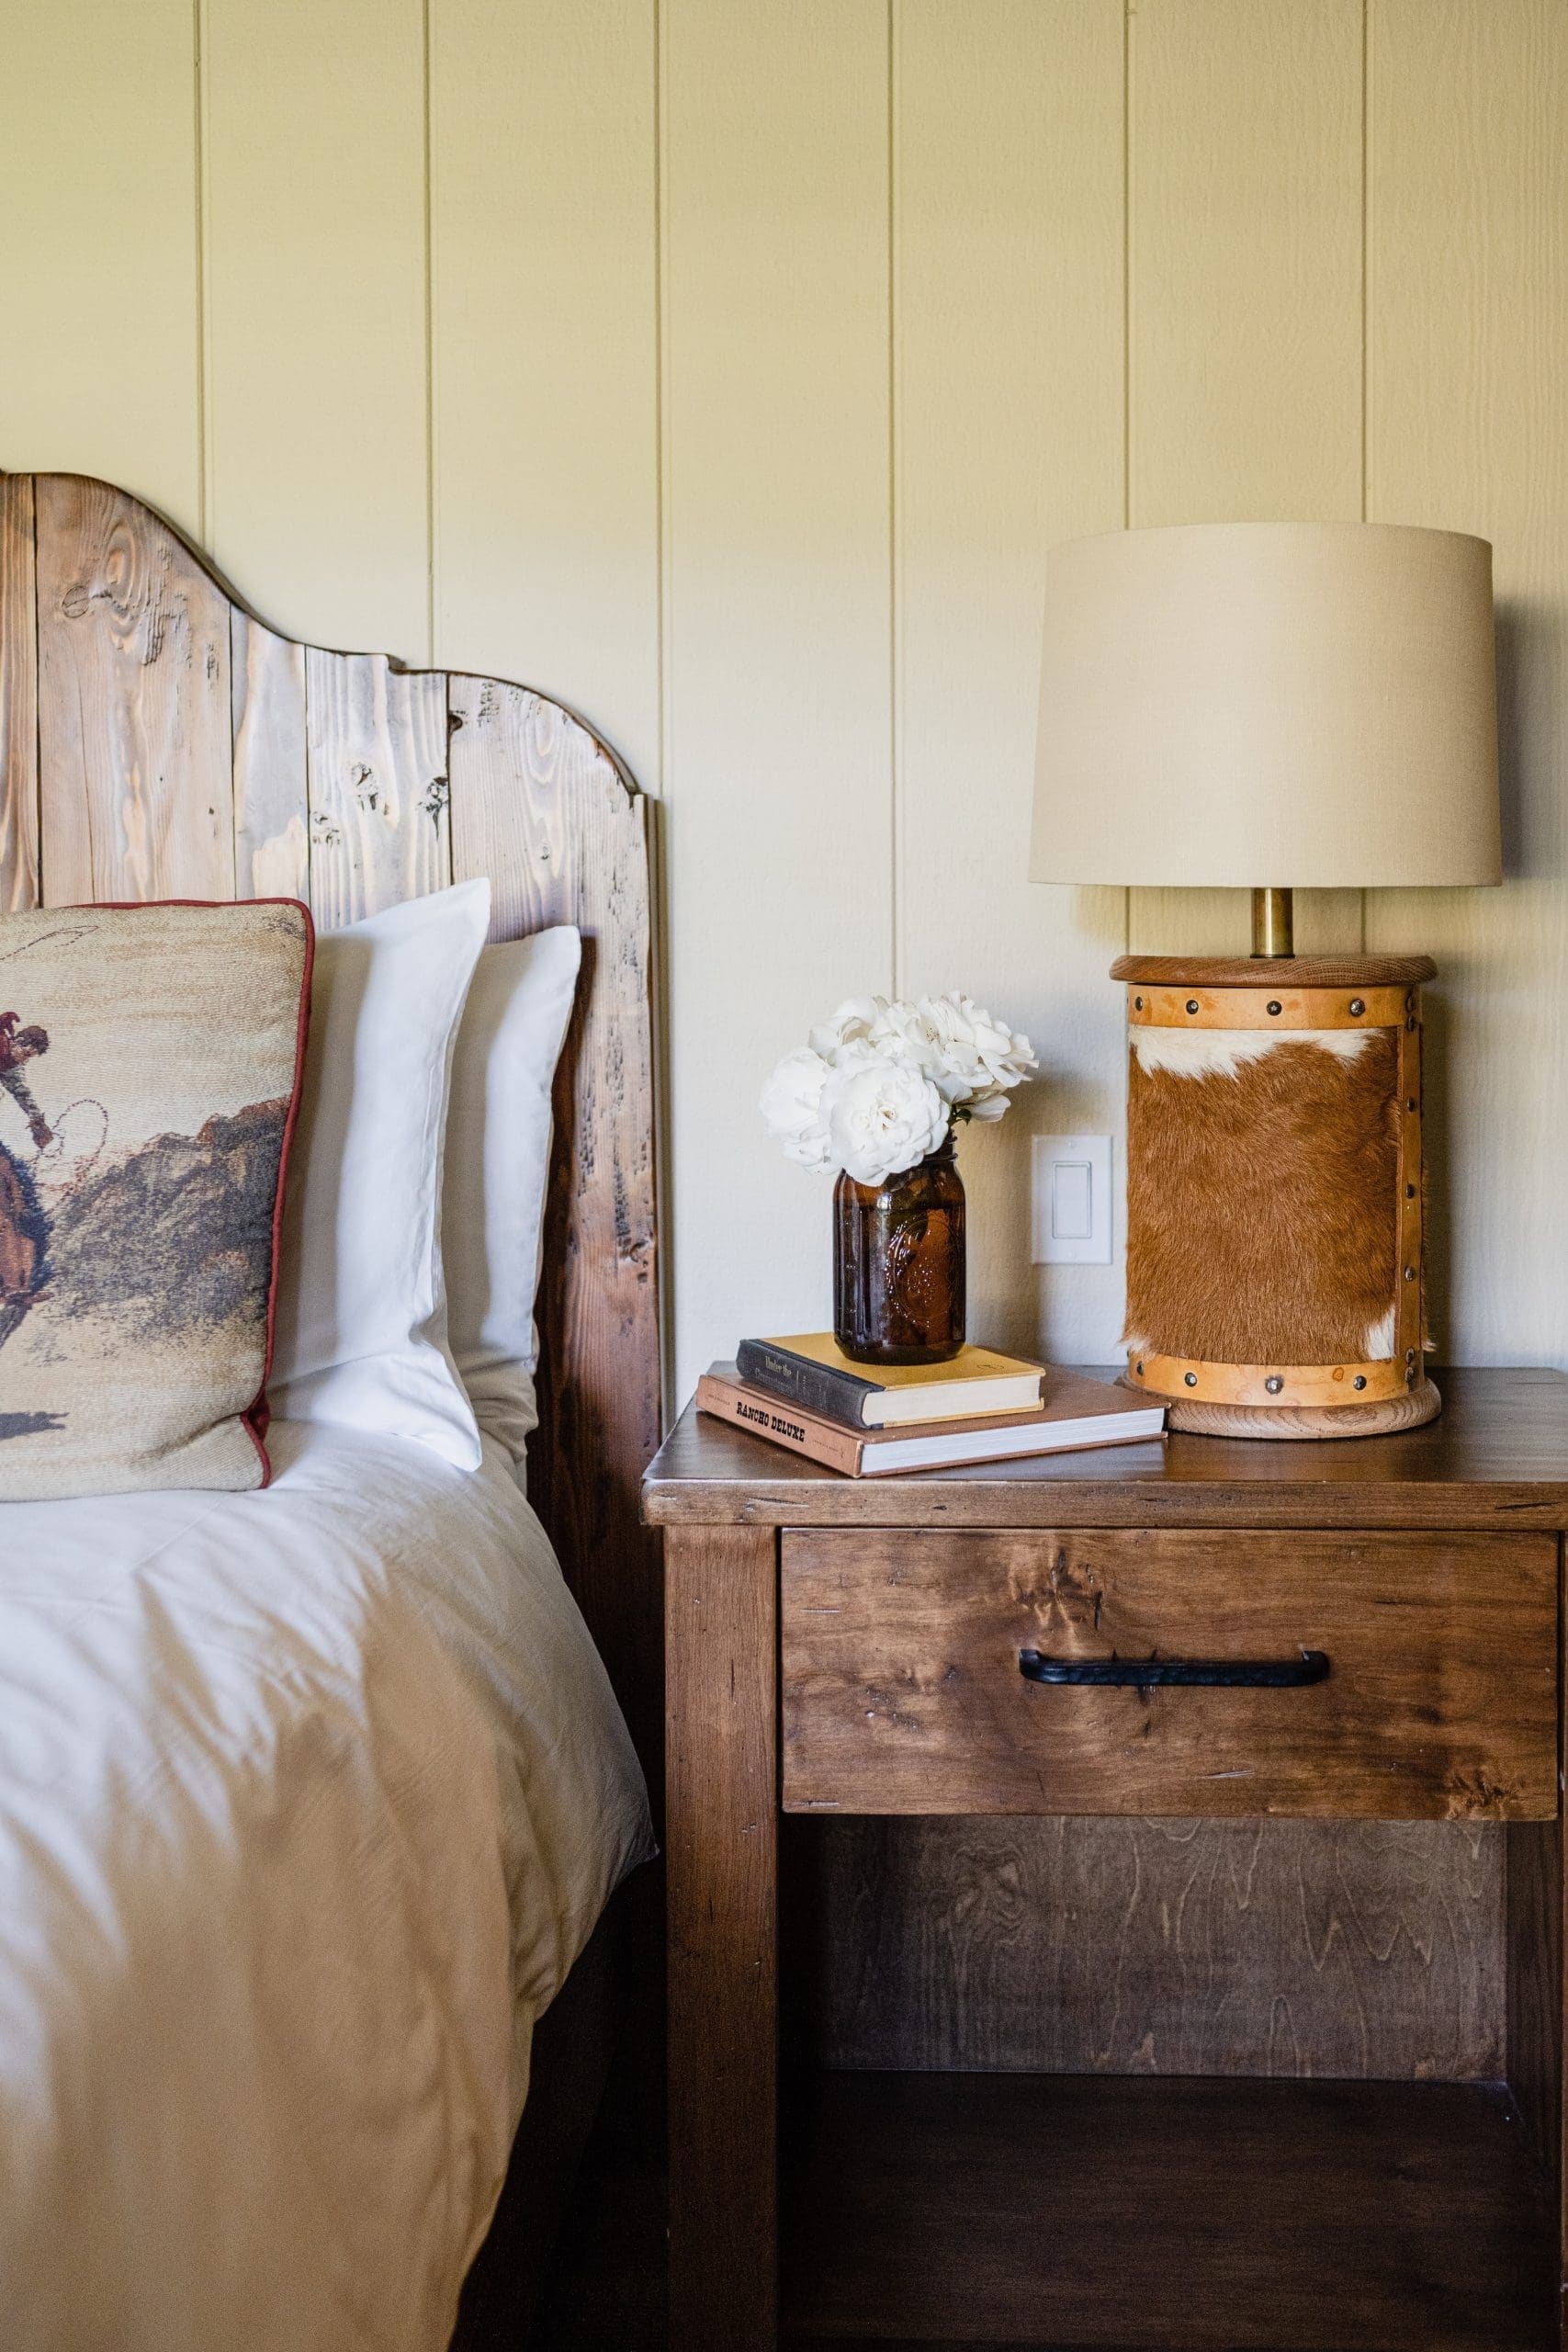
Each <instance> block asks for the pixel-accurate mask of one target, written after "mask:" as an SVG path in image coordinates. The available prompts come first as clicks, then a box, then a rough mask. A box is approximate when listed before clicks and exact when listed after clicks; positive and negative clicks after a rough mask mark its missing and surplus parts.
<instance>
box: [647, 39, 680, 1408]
mask: <svg viewBox="0 0 1568 2352" xmlns="http://www.w3.org/2000/svg"><path fill="white" fill-rule="evenodd" d="M666 38H667V35H666V26H665V6H664V0H653V223H652V228H653V549H654V584H653V629H654V662H655V688H654V691H655V695H656V707H655V713H654V716H655V723H656V730H657V735H658V742H659V752H658V759H659V776H658V782H657V786H656V789H657V791H658V793H659V797H660V799H661V800H662V799H664V798H665V797H667V796H668V794H669V791H670V783H671V776H672V775H673V774H674V762H673V759H672V757H671V741H670V735H671V724H672V715H671V705H672V696H671V678H670V667H671V659H672V654H671V610H672V605H671V566H672V562H673V551H672V548H671V523H670V517H671V482H670V413H671V402H670V327H669V319H668V316H667V302H668V289H669V285H670V267H669V254H668V251H667V240H668V236H669V202H668V197H667V194H666V190H667V187H668V181H669V170H668V147H667V139H668V127H667V123H666V119H665V118H666V114H667V111H668V94H669V88H670V75H669V61H668V59H667V57H666V54H665V40H666ZM651 813H652V812H650V814H651ZM650 830H652V831H653V839H654V842H655V845H656V848H655V856H654V860H653V866H652V872H653V877H654V883H653V887H654V891H655V894H656V895H655V899H654V909H655V913H654V921H655V924H656V926H657V928H656V931H655V936H654V971H655V973H656V974H657V986H658V996H657V998H656V1000H655V1005H654V1020H655V1023H657V1033H656V1035H655V1039H654V1057H655V1064H656V1068H655V1094H654V1102H655V1114H656V1124H655V1128H654V1148H655V1151H656V1153H657V1155H658V1166H657V1192H656V1204H657V1214H658V1235H659V1250H660V1280H659V1360H660V1395H661V1397H662V1398H663V1419H664V1425H665V1427H666V1428H667V1429H668V1427H669V1426H670V1423H671V1420H672V1419H673V1417H674V1414H675V1412H676V1411H677V1410H678V1409H679V1405H680V1398H679V1396H678V1394H677V1391H676V1386H675V1341H676V1322H675V1317H676V1306H675V1276H676V1264H675V1215H674V1201H675V1159H674V1152H675V1138H674V1128H675V1120H674V1103H673V1090H672V1088H671V1083H670V1072H671V1064H672V1057H673V1029H672V1021H671V962H672V958H671V941H670V929H671V926H670V923H669V922H668V919H667V918H668V910H669V905H670V875H669V866H668V864H667V856H668V852H667V848H666V842H667V838H668V836H667V834H666V831H665V828H664V826H663V824H662V823H660V825H659V826H658V827H657V828H653V829H650Z"/></svg>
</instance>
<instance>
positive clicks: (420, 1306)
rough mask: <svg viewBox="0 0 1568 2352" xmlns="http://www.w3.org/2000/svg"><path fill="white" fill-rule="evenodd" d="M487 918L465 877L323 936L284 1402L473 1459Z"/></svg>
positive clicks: (276, 1378) (291, 1248)
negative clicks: (453, 1318)
mask: <svg viewBox="0 0 1568 2352" xmlns="http://www.w3.org/2000/svg"><path fill="white" fill-rule="evenodd" d="M489 925H490V884H489V883H488V882H484V881H479V882H460V883H459V884H458V885H457V888H456V889H451V890H438V891H436V892H435V893H434V895H433V896H431V897H430V898H426V899H409V900H408V901H406V903H405V904H403V905H402V906H398V907H389V908H387V909H386V910H384V911H383V912H382V913H380V914H376V915H368V916H367V917H366V919H365V921H364V922H356V923H354V924H351V925H350V926H349V928H348V929H347V930H344V931H338V932H331V933H326V934H324V935H323V936H321V937H320V938H318V940H317V942H316V967H315V974H314V978H313V980H312V983H311V989H310V1043H309V1046H308V1047H307V1050H306V1056H305V1085H304V1091H303V1095H302V1097H301V1100H300V1106H299V1130H298V1133H297V1135H296V1137H295V1143H294V1154H293V1158H292V1159H291V1161H290V1164H289V1172H288V1195H287V1199H286V1203H285V1207H284V1227H283V1266H282V1277H281V1282H280V1285H279V1293H278V1302H277V1336H276V1349H275V1351H274V1355H273V1368H272V1376H271V1378H270V1380H269V1381H268V1383H267V1390H268V1396H269V1397H270V1400H271V1404H272V1408H273V1410H274V1412H276V1413H278V1414H280V1415H282V1416H283V1417H284V1418H285V1419H289V1420H297V1421H330V1422H333V1423H335V1424H336V1425H337V1426H338V1427H339V1428H343V1429H354V1430H367V1431H369V1432H371V1433H373V1434H375V1435H377V1436H382V1437H402V1438H417V1439H418V1440H419V1442H421V1443H422V1444H423V1445H428V1446H431V1447H433V1448H434V1451H435V1452H436V1453H440V1454H443V1455H444V1456H445V1457H446V1460H447V1461H448V1462H453V1463H456V1464H457V1465H458V1467H459V1468H461V1469H465V1470H473V1469H477V1468H478V1466H479V1461H480V1458H481V1457H480V1446H479V1429H478V1426H477V1424H476V1422H475V1419H474V1413H473V1408H472V1406H471V1405H470V1404H469V1402H468V1392H467V1391H466V1389H465V1388H464V1386H463V1384H462V1381H461V1380H460V1378H459V1377H458V1374H457V1366H456V1365H455V1364H454V1363H453V1361H452V1356H451V1352H450V1350H449V1348H448V1346H447V1341H446V1288H445V1284H444V1283H443V1280H442V1271H441V1239H440V1237H441V1182H442V1147H443V1144H444V1142H445V1140H446V1111H447V1103H448V1099H449V1095H450V1090H451V1080H452V1058H453V1050H454V1046H455V1044H456V1040H457V1026H458V1023H459V1022H460V1020H461V1018H462V1012H463V1004H464V1001H465V999H466V998H467V995H468V983H469V981H470V980H471V978H473V972H474V967H475V965H476V963H477V962H478V960H479V950H480V948H481V947H482V946H483V945H484V940H485V933H486V931H487V930H488V928H489Z"/></svg>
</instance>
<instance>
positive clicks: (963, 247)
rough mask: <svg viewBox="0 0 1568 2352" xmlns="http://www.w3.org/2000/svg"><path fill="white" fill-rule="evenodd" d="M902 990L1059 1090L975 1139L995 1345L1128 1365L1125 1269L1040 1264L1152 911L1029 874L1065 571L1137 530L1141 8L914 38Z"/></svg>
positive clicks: (904, 375) (907, 312)
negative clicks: (1132, 505)
mask: <svg viewBox="0 0 1568 2352" xmlns="http://www.w3.org/2000/svg"><path fill="white" fill-rule="evenodd" d="M895 39H896V47H895V57H894V105H895V140H894V216H893V217H894V230H895V239H894V259H895V269H896V273H897V275H896V287H897V294H896V300H895V309H894V327H895V345H894V349H895V375H894V384H895V447H896V471H895V483H896V495H897V575H896V578H897V656H898V659H897V688H896V691H897V744H898V795H899V811H898V872H897V912H898V930H899V938H898V950H899V953H898V966H899V985H900V987H901V988H902V989H906V990H908V991H909V992H912V993H919V992H921V991H923V990H928V989H929V990H932V991H935V990H939V989H948V988H965V989H969V990H970V991H971V992H972V993H973V994H974V995H976V996H977V997H978V998H979V999H980V1001H982V1002H983V1003H987V1004H988V1005H989V1006H990V1007H991V1009H992V1010H993V1011H995V1012H998V1013H1000V1014H1001V1015H1002V1016H1003V1017H1004V1018H1005V1019H1007V1020H1008V1021H1010V1022H1011V1023H1013V1024H1014V1026H1016V1027H1019V1028H1022V1029H1024V1030H1026V1031H1027V1032H1028V1033H1029V1035H1031V1037H1032V1039H1033V1041H1034V1044H1035V1048H1036V1050H1037V1052H1038V1053H1039V1055H1040V1058H1041V1063H1042V1066H1043V1074H1042V1079H1041V1081H1040V1083H1039V1084H1037V1085H1035V1086H1033V1087H1032V1088H1031V1089H1029V1090H1028V1091H1026V1092H1025V1093H1024V1094H1022V1095H1021V1096H1019V1097H1018V1098H1017V1100H1016V1102H1015V1104H1014V1107H1013V1109H1012V1110H1011V1111H1010V1113H1009V1114H1008V1116H1007V1117H1006V1118H1005V1119H1004V1120H1003V1121H1002V1122H1001V1123H1000V1124H999V1125H996V1126H974V1127H971V1128H969V1129H966V1130H965V1132H964V1136H963V1138H962V1141H961V1144H960V1160H961V1164H962V1167H963V1171H964V1183H965V1187H966V1189H967V1192H968V1194H969V1211H970V1229H971V1232H972V1236H973V1239H972V1242H971V1247H970V1255H969V1299H970V1308H969V1328H970V1331H971V1334H972V1336H973V1337H975V1338H976V1339H977V1340H985V1341H989V1342H992V1343H999V1344H1001V1345H1004V1346H1013V1347H1017V1348H1021V1349H1023V1350H1026V1351H1030V1350H1033V1349H1034V1348H1036V1347H1039V1346H1041V1345H1045V1346H1047V1347H1049V1348H1051V1349H1052V1350H1053V1351H1055V1353H1056V1354H1057V1355H1058V1356H1060V1357H1063V1358H1065V1359H1066V1360H1067V1361H1069V1362H1072V1361H1081V1360H1083V1359H1084V1358H1086V1357H1091V1358H1092V1357H1106V1356H1109V1355H1111V1354H1112V1353H1114V1351H1115V1347H1116V1342H1117V1340H1118V1337H1119V1335H1120V1332H1121V1328H1122V1274H1121V1269H1120V1266H1119V1265H1117V1266H1109V1267H1108V1266H1054V1267H1049V1268H1043V1269H1041V1270H1040V1272H1039V1274H1038V1276H1036V1275H1035V1274H1034V1273H1033V1272H1032V1270H1031V1265H1030V1229H1029V1204H1030V1138H1031V1136H1032V1133H1036V1132H1040V1131H1042V1130H1043V1131H1048V1132H1052V1133H1055V1134H1063V1133H1075V1132H1080V1131H1084V1130H1089V1131H1093V1132H1095V1133H1097V1134H1104V1133H1110V1134H1113V1135H1117V1136H1120V1133H1121V1129H1122V1105H1123V1087H1122V990H1121V989H1119V988H1117V987H1116V986H1115V985H1114V984H1113V983H1112V982H1111V979H1110V978H1109V977H1108V973H1107V967H1108V966H1109V964H1110V963H1111V958H1112V957H1113V956H1117V955H1119V954H1120V953H1121V951H1122V945H1123V944H1124V934H1125V924H1126V894H1125V892H1124V891H1121V890H1072V889H1066V888H1056V887H1051V888H1047V887H1045V886H1043V885H1040V884H1033V883H1031V882H1030V881H1029V879H1028V876H1027V857H1028V825H1029V804H1030V789H1031V784H1032V775H1033V763H1034V726H1035V695H1036V684H1035V682H1036V674H1037V671H1038V666H1039V651H1040V612H1041V599H1042V594H1043V575H1044V551H1045V549H1046V548H1047V547H1048V546H1049V545H1050V544H1051V542H1052V541H1053V540H1055V539H1063V538H1072V537H1078V536H1079V535H1081V534H1083V533H1085V532H1089V531H1106V530H1114V529H1116V528H1118V527H1119V526H1120V524H1121V521H1122V499H1123V476H1122V458H1123V432H1122V327H1123V321H1122V189H1123V146H1122V0H1046V4H1045V5H1043V6H1042V5H1036V0H974V5H972V6H968V7H965V8H964V9H962V10H954V9H953V8H952V7H951V6H947V5H946V0H900V5H899V6H898V8H897V14H896V17H895Z"/></svg>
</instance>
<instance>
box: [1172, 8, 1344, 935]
mask: <svg viewBox="0 0 1568 2352" xmlns="http://www.w3.org/2000/svg"><path fill="white" fill-rule="evenodd" d="M1129 25H1130V34H1131V44H1132V46H1131V53H1130V65H1131V71H1130V76H1129V119H1130V124H1131V130H1132V164H1131V170H1130V174H1129V187H1130V194H1131V237H1130V243H1129V281H1128V317H1129V322H1130V336H1131V379H1130V395H1131V396H1130V401H1129V416H1128V422H1129V453H1130V467H1131V495H1130V500H1129V509H1128V519H1129V521H1131V522H1132V523H1134V524H1135V525H1140V526H1148V525H1154V524H1160V523H1217V522H1268V521H1283V520H1288V519H1294V518H1300V519H1303V520H1308V521H1313V520H1319V519H1328V520H1333V519H1336V518H1343V519H1344V520H1346V521H1355V520H1356V519H1357V518H1358V517H1359V515H1360V512H1361V49H1362V26H1361V0H1245V5H1239V6H1238V5H1237V0H1138V6H1137V7H1136V9H1135V11H1134V13H1133V14H1132V16H1131V17H1130V18H1129ZM1173 821H1179V812H1173ZM1284 878H1286V877H1284V876H1279V875H1270V874H1260V875H1259V876H1258V882H1259V883H1260V884H1263V883H1269V882H1278V881H1280V880H1282V879H1284ZM1296 920H1297V946H1298V948H1299V949H1300V950H1301V951H1302V952H1303V953H1311V952H1314V951H1315V950H1320V949H1326V948H1329V947H1359V945H1360V929H1361V915H1360V904H1359V894H1358V893H1355V892H1332V893H1329V892H1315V891H1314V892H1313V893H1311V894H1310V895H1309V894H1307V893H1304V892H1303V895H1302V897H1301V899H1300V900H1299V901H1298V904H1297V910H1296ZM1130 935H1131V939H1132V944H1134V946H1135V947H1145V948H1150V949H1160V950H1163V951H1165V952H1168V953H1171V954H1176V953H1179V952H1180V951H1181V950H1182V949H1190V950H1192V951H1194V952H1197V953H1216V952H1218V953H1226V954H1232V955H1235V954H1241V953H1245V951H1246V948H1247V941H1248V930H1247V899H1246V897H1245V894H1243V893H1240V892H1237V891H1206V890H1159V891H1151V890H1134V892H1133V893H1132V907H1131V920H1130Z"/></svg>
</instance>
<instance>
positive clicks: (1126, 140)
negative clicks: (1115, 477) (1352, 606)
mask: <svg viewBox="0 0 1568 2352" xmlns="http://www.w3.org/2000/svg"><path fill="white" fill-rule="evenodd" d="M1136 14H1137V11H1136V8H1135V6H1134V0H1126V5H1125V6H1123V8H1122V528H1123V530H1128V531H1130V530H1131V529H1132V527H1133V518H1134V509H1135V501H1134V491H1133V458H1134V441H1133V422H1134V409H1133V324H1134V321H1133V187H1134V181H1133V31H1134V21H1135V18H1136ZM1132 945H1133V893H1132V892H1131V890H1123V891H1122V953H1123V954H1124V955H1125V954H1128V953H1130V951H1131V949H1132Z"/></svg>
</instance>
